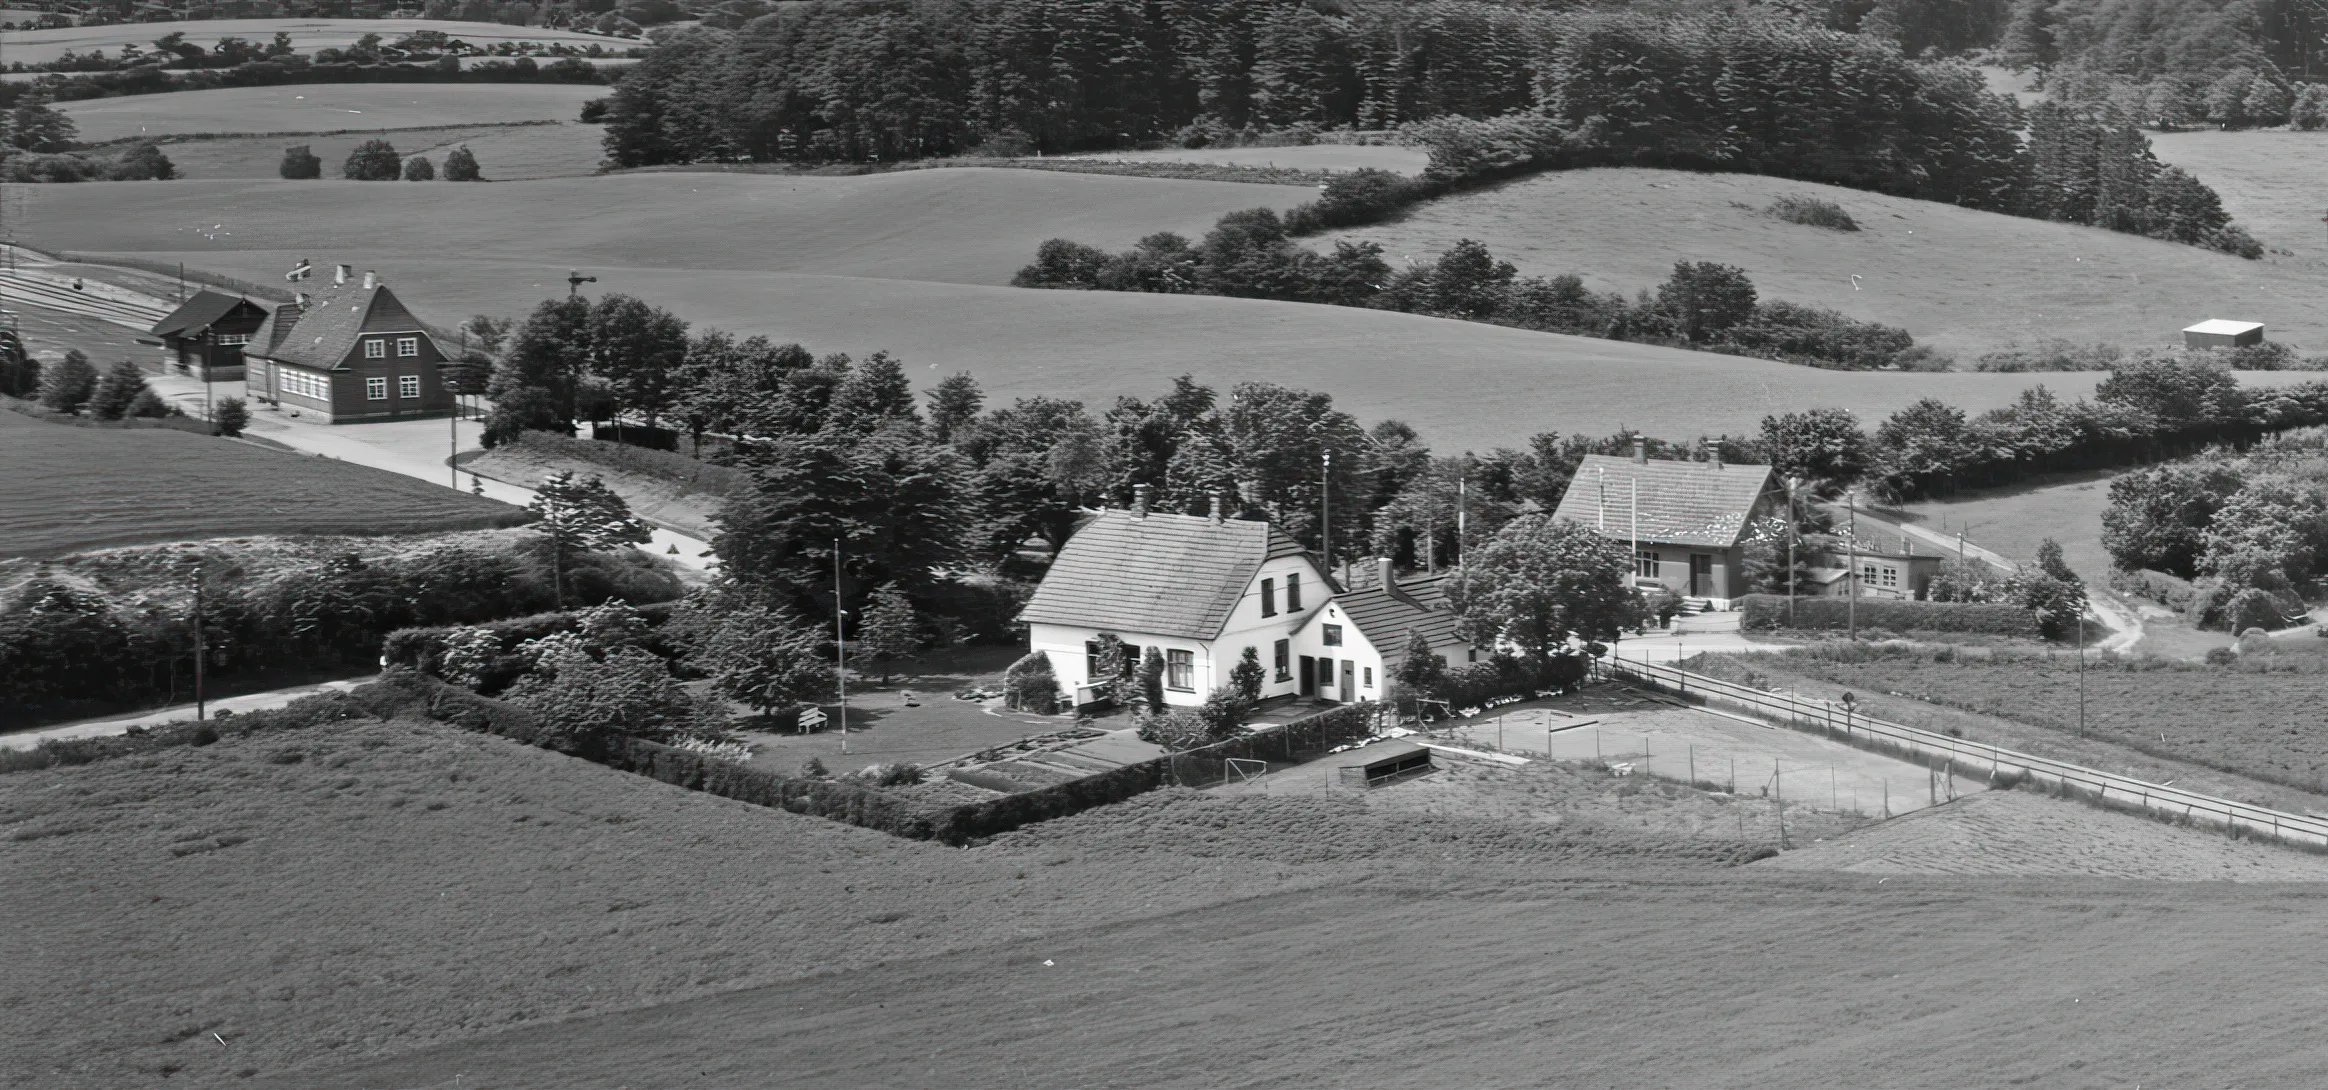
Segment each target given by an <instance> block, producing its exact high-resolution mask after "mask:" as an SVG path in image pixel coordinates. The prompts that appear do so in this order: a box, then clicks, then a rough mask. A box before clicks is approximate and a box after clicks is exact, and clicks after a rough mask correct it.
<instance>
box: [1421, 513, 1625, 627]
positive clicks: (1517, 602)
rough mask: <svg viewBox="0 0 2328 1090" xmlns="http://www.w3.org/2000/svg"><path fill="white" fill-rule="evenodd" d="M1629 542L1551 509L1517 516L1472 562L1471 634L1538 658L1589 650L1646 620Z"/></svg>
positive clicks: (1466, 622) (1466, 611) (1466, 617)
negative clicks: (1575, 648)
mask: <svg viewBox="0 0 2328 1090" xmlns="http://www.w3.org/2000/svg"><path fill="white" fill-rule="evenodd" d="M1632 571H1633V558H1632V557H1631V556H1629V555H1627V549H1626V547H1625V543H1624V542H1622V541H1618V540H1615V539H1613V538H1607V537H1602V536H1601V535H1599V534H1597V533H1595V532H1593V531H1592V530H1591V529H1589V528H1587V527H1584V526H1581V525H1578V524H1576V523H1574V522H1567V521H1554V520H1553V519H1552V518H1551V517H1550V516H1548V515H1523V516H1521V517H1519V518H1516V519H1513V520H1512V521H1511V522H1510V523H1509V524H1507V525H1506V526H1505V527H1504V528H1503V530H1502V531H1501V532H1499V533H1498V534H1496V536H1495V539H1494V540H1492V541H1489V542H1488V543H1487V544H1486V545H1485V546H1483V547H1482V548H1480V549H1479V550H1478V553H1477V555H1476V556H1474V557H1472V559H1471V561H1470V579H1469V588H1468V591H1467V592H1466V593H1465V595H1464V600H1463V602H1462V612H1463V622H1462V623H1463V631H1464V634H1465V636H1466V638H1468V639H1470V640H1471V641H1472V642H1473V643H1475V644H1478V645H1480V646H1483V647H1495V646H1514V647H1518V648H1519V649H1520V650H1522V651H1525V652H1527V653H1528V654H1531V655H1535V656H1538V657H1541V656H1545V655H1551V654H1555V653H1558V652H1561V651H1565V650H1567V649H1568V648H1569V646H1570V642H1571V641H1572V640H1574V641H1578V642H1581V643H1582V644H1583V645H1584V646H1585V648H1586V649H1587V651H1588V652H1589V653H1593V654H1597V653H1598V648H1599V647H1600V646H1601V645H1603V644H1606V643H1608V642H1609V641H1613V640H1615V639H1616V638H1617V636H1618V634H1619V633H1620V632H1621V631H1623V630H1624V629H1627V628H1637V627H1640V625H1641V624H1642V623H1643V619H1644V616H1645V614H1644V611H1643V609H1642V606H1641V599H1640V596H1639V595H1638V594H1636V593H1634V591H1633V588H1632V587H1631V586H1630V585H1629V584H1630V581H1631V576H1632Z"/></svg>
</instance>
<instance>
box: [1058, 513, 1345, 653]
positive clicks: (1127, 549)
mask: <svg viewBox="0 0 2328 1090" xmlns="http://www.w3.org/2000/svg"><path fill="white" fill-rule="evenodd" d="M1300 551H1301V547H1300V546H1299V545H1296V544H1294V543H1293V541H1292V539H1290V538H1287V537H1286V536H1285V534H1284V533H1282V532H1280V531H1278V530H1277V529H1275V528H1274V527H1272V526H1270V525H1269V524H1268V523H1266V522H1248V521H1246V520H1244V519H1226V520H1223V521H1221V522H1214V521H1213V520H1212V519H1211V518H1209V517H1207V516H1204V515H1166V514H1158V513H1150V514H1148V515H1147V516H1145V517H1137V516H1134V515H1133V514H1132V513H1131V512H1130V511H1125V510H1109V511H1102V512H1100V513H1099V514H1098V516H1097V517H1095V518H1093V519H1092V520H1091V521H1090V522H1088V523H1086V524H1085V525H1084V527H1083V528H1082V529H1081V530H1078V531H1076V533H1075V536H1074V537H1071V538H1069V539H1067V546H1066V548H1063V549H1061V550H1059V556H1058V558H1057V559H1055V560H1053V561H1051V570H1050V571H1049V572H1048V573H1046V574H1045V575H1044V576H1043V582H1042V585H1041V586H1038V587H1036V588H1035V594H1034V597H1032V598H1029V599H1028V600H1027V605H1026V608H1025V609H1024V610H1022V611H1021V612H1020V614H1019V617H1020V619H1021V620H1024V621H1026V622H1028V623H1032V624H1063V625H1077V626H1082V627H1087V628H1096V629H1101V630H1105V631H1112V632H1136V633H1142V634H1147V635H1157V636H1180V637H1183V638H1186V639H1198V640H1209V639H1212V638H1213V637H1215V636H1218V635H1220V631H1221V627H1222V626H1223V625H1225V624H1227V623H1228V620H1229V614H1230V612H1231V611H1232V610H1234V609H1236V607H1237V603H1238V602H1239V601H1240V600H1242V599H1243V598H1244V596H1245V591H1246V588H1248V587H1250V586H1252V585H1253V578H1254V576H1256V575H1259V574H1260V572H1261V564H1262V562H1263V561H1264V560H1266V559H1268V558H1270V557H1273V556H1288V555H1294V554H1297V553H1299V552H1300Z"/></svg>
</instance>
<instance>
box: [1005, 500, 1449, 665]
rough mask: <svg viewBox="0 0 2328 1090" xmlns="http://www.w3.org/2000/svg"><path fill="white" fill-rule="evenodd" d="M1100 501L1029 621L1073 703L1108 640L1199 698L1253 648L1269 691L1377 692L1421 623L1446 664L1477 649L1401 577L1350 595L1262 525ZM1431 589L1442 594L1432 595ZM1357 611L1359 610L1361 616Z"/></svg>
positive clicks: (1030, 604) (1062, 554) (1047, 581)
mask: <svg viewBox="0 0 2328 1090" xmlns="http://www.w3.org/2000/svg"><path fill="white" fill-rule="evenodd" d="M1135 494H1136V496H1137V498H1136V499H1135V500H1134V502H1133V504H1132V507H1131V509H1129V510H1108V511H1101V512H1099V513H1098V514H1097V515H1096V516H1095V517H1093V518H1092V519H1091V521H1089V522H1087V523H1085V524H1084V526H1083V527H1082V528H1081V529H1079V530H1077V531H1076V533H1075V536H1074V537H1072V538H1070V539H1068V541H1067V545H1066V547H1065V548H1063V549H1061V550H1059V556H1058V558H1057V559H1056V560H1053V561H1052V562H1051V570H1050V571H1049V572H1048V573H1047V574H1045V575H1044V576H1043V582H1042V585H1041V586H1040V587H1037V588H1036V590H1035V594H1034V597H1032V598H1030V599H1028V601H1027V605H1026V608H1025V610H1024V611H1022V612H1021V613H1020V619H1021V620H1023V621H1025V622H1026V625H1027V640H1028V643H1029V645H1030V646H1031V649H1032V650H1036V651H1041V652H1044V653H1045V654H1046V655H1047V656H1048V657H1049V658H1050V660H1051V670H1052V672H1053V673H1054V674H1055V675H1056V676H1057V677H1058V679H1059V685H1060V688H1062V689H1064V690H1066V692H1067V693H1068V694H1069V695H1070V696H1072V697H1073V698H1074V700H1075V702H1076V703H1078V704H1083V703H1089V702H1091V701H1093V700H1096V699H1099V697H1100V690H1101V689H1102V688H1103V687H1105V686H1106V685H1107V684H1108V683H1109V682H1111V681H1112V680H1113V679H1108V678H1094V677H1093V676H1092V672H1093V670H1094V668H1095V667H1096V666H1097V665H1098V661H1099V655H1100V644H1099V640H1100V637H1101V636H1103V635H1112V636H1114V637H1116V638H1117V639H1119V640H1122V641H1123V643H1124V644H1125V648H1124V650H1125V655H1124V658H1125V660H1126V666H1127V667H1131V666H1133V665H1135V664H1136V663H1137V662H1138V661H1139V660H1140V658H1141V657H1143V656H1144V655H1145V654H1146V652H1147V650H1148V649H1149V648H1155V649H1157V650H1158V651H1160V652H1162V653H1163V657H1164V700H1165V703H1167V704H1175V705H1190V706H1193V705H1198V704H1202V703H1204V699H1205V696H1206V695H1207V694H1209V693H1211V692H1212V690H1213V689H1215V688H1217V687H1220V686H1225V685H1227V684H1228V683H1229V671H1230V670H1232V669H1234V668H1235V667H1236V665H1237V661H1238V660H1239V659H1240V658H1242V657H1243V656H1244V654H1245V651H1246V649H1247V648H1251V649H1252V650H1253V652H1254V654H1255V655H1256V656H1258V657H1259V658H1260V660H1261V665H1262V666H1263V667H1264V668H1266V669H1267V670H1268V673H1269V676H1268V682H1267V684H1266V685H1265V686H1264V687H1263V689H1262V696H1263V697H1264V698H1268V697H1314V698H1320V699H1325V700H1335V701H1342V702H1350V701H1357V700H1380V699H1381V698H1382V691H1383V686H1384V685H1385V683H1386V682H1387V680H1388V679H1387V678H1386V676H1385V675H1384V672H1383V670H1384V666H1385V660H1386V659H1387V660H1388V663H1389V664H1390V665H1393V666H1395V665H1396V664H1397V662H1398V660H1399V659H1400V658H1401V657H1403V655H1404V653H1405V647H1406V641H1407V640H1408V639H1409V636H1408V633H1409V632H1411V631H1422V632H1424V633H1425V635H1426V636H1428V637H1430V638H1431V639H1432V641H1433V644H1434V648H1435V649H1437V650H1439V652H1440V653H1441V654H1443V655H1446V656H1447V658H1448V660H1449V661H1450V662H1462V661H1465V659H1466V658H1468V657H1470V656H1469V652H1470V649H1469V648H1468V646H1466V645H1463V644H1461V643H1460V642H1459V641H1457V640H1456V639H1455V638H1454V637H1453V635H1452V633H1453V631H1454V625H1453V623H1452V616H1451V615H1444V616H1438V617H1432V616H1428V614H1429V613H1430V612H1431V611H1430V608H1429V606H1427V605H1426V604H1425V601H1424V599H1423V598H1422V597H1420V596H1416V595H1410V594H1406V593H1402V592H1401V591H1400V590H1399V589H1398V588H1397V586H1396V585H1395V584H1392V585H1390V586H1389V587H1388V588H1387V589H1386V588H1385V587H1380V586H1378V587H1372V588H1369V589H1368V590H1367V591H1361V592H1359V594H1357V595H1353V596H1349V597H1350V599H1351V601H1350V602H1348V603H1345V602H1344V601H1342V600H1340V597H1339V596H1338V594H1337V591H1336V589H1335V587H1334V585H1333V583H1332V582H1331V581H1330V580H1328V579H1327V577H1326V574H1325V572H1324V571H1323V570H1322V569H1320V567H1319V566H1318V564H1317V562H1316V560H1315V559H1313V558H1312V557H1311V556H1310V554H1309V553H1308V551H1306V550H1304V549H1303V548H1302V547H1301V546H1300V545H1299V544H1297V543H1295V542H1294V540H1293V539H1292V538H1290V537H1287V536H1286V535H1285V534H1284V533H1283V532H1282V531H1280V530H1278V529H1276V528H1275V527H1272V526H1271V525H1269V524H1268V523H1266V522H1253V521H1248V520H1245V519H1230V518H1224V517H1222V515H1221V510H1220V503H1219V501H1218V500H1217V499H1216V500H1215V501H1214V503H1213V513H1212V514H1211V515H1210V516H1205V515H1168V514H1162V513H1159V512H1151V511H1149V510H1148V502H1147V488H1146V486H1141V487H1139V488H1138V489H1136V490H1135ZM1434 597H1435V593H1434ZM1353 610H1355V611H1356V612H1357V613H1358V616H1359V617H1362V618H1364V619H1363V620H1360V619H1358V618H1354V617H1353V616H1352V612H1353Z"/></svg>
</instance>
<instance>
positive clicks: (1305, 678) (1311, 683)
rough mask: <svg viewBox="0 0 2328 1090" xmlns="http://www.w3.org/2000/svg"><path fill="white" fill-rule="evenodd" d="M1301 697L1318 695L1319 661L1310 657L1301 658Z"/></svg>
mask: <svg viewBox="0 0 2328 1090" xmlns="http://www.w3.org/2000/svg"><path fill="white" fill-rule="evenodd" d="M1301 695H1303V696H1316V695H1318V660H1317V659H1315V658H1313V657H1311V656H1309V655H1303V656H1302V657H1301Z"/></svg>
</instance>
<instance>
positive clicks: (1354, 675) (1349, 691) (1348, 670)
mask: <svg viewBox="0 0 2328 1090" xmlns="http://www.w3.org/2000/svg"><path fill="white" fill-rule="evenodd" d="M1356 699H1358V664H1357V663H1355V662H1352V661H1351V660H1349V659H1343V660H1342V703H1344V704H1347V703H1349V702H1351V701H1353V700H1356Z"/></svg>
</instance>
